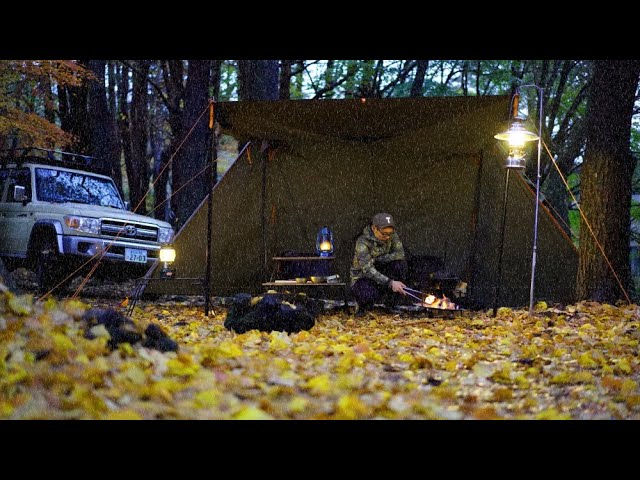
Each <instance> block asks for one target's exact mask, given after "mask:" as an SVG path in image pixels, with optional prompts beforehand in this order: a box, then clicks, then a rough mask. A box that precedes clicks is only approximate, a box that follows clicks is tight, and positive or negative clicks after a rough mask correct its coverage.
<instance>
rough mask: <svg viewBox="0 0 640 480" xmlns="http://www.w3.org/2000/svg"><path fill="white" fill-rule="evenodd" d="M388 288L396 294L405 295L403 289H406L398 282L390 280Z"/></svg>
mask: <svg viewBox="0 0 640 480" xmlns="http://www.w3.org/2000/svg"><path fill="white" fill-rule="evenodd" d="M389 288H391V290H393V291H394V292H396V293H401V294H402V295H406V294H407V292H405V291H404V289H405V288H407V286H406V285H405V284H404V283H402V282H400V281H399V280H391V281H390V282H389Z"/></svg>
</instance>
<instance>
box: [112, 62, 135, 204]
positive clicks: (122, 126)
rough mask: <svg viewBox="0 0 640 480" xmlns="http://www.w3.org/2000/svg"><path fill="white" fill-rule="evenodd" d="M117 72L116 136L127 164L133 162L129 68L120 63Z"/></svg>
mask: <svg viewBox="0 0 640 480" xmlns="http://www.w3.org/2000/svg"><path fill="white" fill-rule="evenodd" d="M118 72H119V74H117V75H116V77H117V84H118V115H117V120H116V122H117V125H118V136H119V137H120V144H121V147H122V153H123V155H124V164H125V166H126V165H129V164H131V163H133V160H132V158H131V155H132V152H131V125H130V115H129V102H128V101H127V97H128V96H129V68H128V67H126V66H124V65H121V66H120V68H118ZM129 175H130V173H129V171H128V170H127V185H128V192H129V202H130V203H131V207H132V208H133V207H135V205H134V204H133V200H132V199H131V180H130V178H129Z"/></svg>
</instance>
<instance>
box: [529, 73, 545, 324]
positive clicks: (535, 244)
mask: <svg viewBox="0 0 640 480" xmlns="http://www.w3.org/2000/svg"><path fill="white" fill-rule="evenodd" d="M531 86H532V87H535V88H536V89H537V90H538V96H539V97H540V107H539V112H538V113H539V115H538V116H539V121H538V172H537V176H536V213H535V218H534V221H533V253H532V256H531V289H530V290H529V316H531V315H533V292H534V288H535V278H536V255H537V249H538V209H539V207H540V152H541V149H542V118H543V116H544V115H543V111H542V96H543V95H542V93H543V89H542V88H540V87H538V86H536V85H531Z"/></svg>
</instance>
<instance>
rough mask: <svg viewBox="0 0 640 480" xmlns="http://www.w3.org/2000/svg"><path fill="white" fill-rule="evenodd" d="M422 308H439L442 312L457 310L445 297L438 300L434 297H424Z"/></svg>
mask: <svg viewBox="0 0 640 480" xmlns="http://www.w3.org/2000/svg"><path fill="white" fill-rule="evenodd" d="M422 306H423V307H428V308H439V309H442V310H457V309H458V306H457V305H456V304H455V303H453V302H452V301H451V300H449V299H448V298H447V297H446V296H445V295H443V296H442V298H438V297H436V296H435V295H431V294H429V295H425V297H424V299H423V300H422Z"/></svg>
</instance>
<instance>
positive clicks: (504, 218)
mask: <svg viewBox="0 0 640 480" xmlns="http://www.w3.org/2000/svg"><path fill="white" fill-rule="evenodd" d="M505 170H506V173H505V181H504V200H503V202H502V230H501V231H500V255H499V256H498V276H497V281H496V287H495V292H494V296H493V316H494V317H495V316H496V314H497V313H498V299H499V298H500V284H501V283H502V257H503V254H504V229H505V225H506V223H507V197H508V195H509V172H510V171H511V169H510V168H506V169H505Z"/></svg>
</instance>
